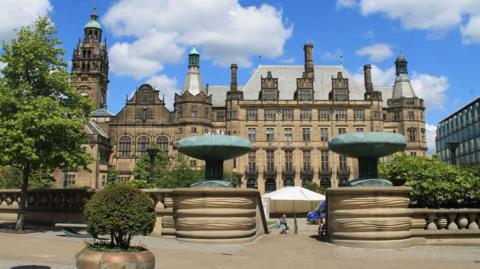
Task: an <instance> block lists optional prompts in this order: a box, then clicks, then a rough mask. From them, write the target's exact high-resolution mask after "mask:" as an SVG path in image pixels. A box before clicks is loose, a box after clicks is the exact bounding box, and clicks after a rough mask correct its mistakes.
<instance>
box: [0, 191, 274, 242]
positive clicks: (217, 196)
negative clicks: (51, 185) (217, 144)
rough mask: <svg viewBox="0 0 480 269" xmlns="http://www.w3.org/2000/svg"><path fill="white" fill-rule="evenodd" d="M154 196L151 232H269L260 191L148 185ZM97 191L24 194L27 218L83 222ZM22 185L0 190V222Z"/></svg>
mask: <svg viewBox="0 0 480 269" xmlns="http://www.w3.org/2000/svg"><path fill="white" fill-rule="evenodd" d="M143 191H144V192H145V193H147V194H148V195H149V196H150V198H151V199H152V200H153V201H154V204H155V212H156V215H157V216H156V224H155V227H154V230H153V232H152V235H154V236H174V237H177V238H184V239H203V240H205V241H209V240H223V239H226V240H232V239H233V240H235V239H242V240H243V239H245V240H251V239H254V238H255V237H256V236H257V235H259V234H263V233H268V228H267V223H266V219H265V216H264V213H263V206H262V204H261V198H260V195H259V192H258V191H256V190H241V189H221V188H220V189H190V188H185V189H146V190H143ZM94 193H95V190H87V189H42V190H31V191H29V194H28V202H27V209H26V214H25V220H26V222H27V223H35V224H45V225H53V224H55V223H59V222H65V223H84V222H85V219H84V217H83V209H84V206H85V204H86V203H87V201H88V200H89V199H90V198H91V197H92V195H93V194H94ZM19 200H20V190H0V221H15V220H16V218H17V212H18V202H19Z"/></svg>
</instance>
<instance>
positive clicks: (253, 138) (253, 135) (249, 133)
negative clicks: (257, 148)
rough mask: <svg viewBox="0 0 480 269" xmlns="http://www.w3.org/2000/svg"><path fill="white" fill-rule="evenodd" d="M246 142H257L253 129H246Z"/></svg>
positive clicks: (255, 132)
mask: <svg viewBox="0 0 480 269" xmlns="http://www.w3.org/2000/svg"><path fill="white" fill-rule="evenodd" d="M247 132H248V140H250V141H251V142H255V141H256V140H257V129H255V128H248V130H247Z"/></svg>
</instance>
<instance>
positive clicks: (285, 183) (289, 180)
mask: <svg viewBox="0 0 480 269" xmlns="http://www.w3.org/2000/svg"><path fill="white" fill-rule="evenodd" d="M283 186H284V187H295V182H294V181H293V179H292V178H290V177H289V178H286V179H284V180H283Z"/></svg>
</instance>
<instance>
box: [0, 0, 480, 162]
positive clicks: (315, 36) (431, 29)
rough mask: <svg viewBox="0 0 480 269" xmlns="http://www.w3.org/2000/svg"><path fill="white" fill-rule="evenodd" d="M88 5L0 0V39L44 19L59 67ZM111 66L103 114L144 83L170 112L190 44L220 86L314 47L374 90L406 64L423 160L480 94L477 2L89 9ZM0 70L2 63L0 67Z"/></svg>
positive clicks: (223, 2)
mask: <svg viewBox="0 0 480 269" xmlns="http://www.w3.org/2000/svg"><path fill="white" fill-rule="evenodd" d="M93 2H94V1H93V0H0V3H2V9H0V40H2V41H7V42H8V40H10V39H11V38H12V37H13V36H14V33H15V29H18V27H21V26H23V25H28V24H30V23H32V22H33V21H34V20H35V19H36V18H37V17H38V16H45V15H47V16H49V17H50V18H51V20H52V21H53V22H54V23H55V25H56V26H57V28H58V37H59V38H60V39H61V40H62V42H63V48H64V50H65V51H66V55H65V57H66V60H67V61H70V59H71V55H72V50H73V48H74V47H75V44H76V42H77V41H78V39H79V38H81V37H82V35H83V26H84V25H85V23H86V22H87V21H88V20H89V16H90V14H91V12H92V7H93V5H94V4H93ZM96 2H97V3H96V7H97V13H98V15H99V17H100V22H101V24H102V26H103V29H104V37H105V38H106V39H107V43H108V47H109V57H110V58H109V59H110V74H109V79H110V84H109V87H108V110H109V111H111V112H112V113H117V112H118V111H119V110H120V109H121V108H122V107H123V105H124V103H125V98H126V96H129V95H131V94H132V92H134V91H135V89H136V87H138V86H140V85H141V84H142V83H145V82H149V83H152V84H153V85H154V86H156V87H157V89H158V90H160V94H161V95H162V96H163V95H164V96H165V99H166V101H167V104H168V106H170V107H171V106H172V103H173V96H174V93H175V92H176V91H178V89H179V88H181V86H182V83H183V79H184V77H185V73H186V69H187V57H188V52H189V51H190V49H191V47H192V45H193V44H195V45H196V46H197V47H198V49H199V51H200V54H201V57H202V58H201V73H202V77H203V80H204V82H205V83H208V84H210V85H228V84H229V79H230V75H229V74H230V70H229V66H230V64H231V63H237V64H238V65H239V84H245V83H246V81H247V80H248V78H249V76H250V75H251V74H252V72H253V71H254V69H255V67H256V66H257V65H258V64H303V50H302V48H303V44H304V43H305V42H313V44H314V61H315V64H317V65H337V64H343V65H344V66H345V68H346V69H347V70H349V72H350V73H352V75H353V78H354V79H355V80H356V81H358V83H363V81H362V80H363V74H362V66H363V65H364V64H372V76H373V84H374V85H379V86H381V85H390V86H391V85H393V81H394V78H395V70H394V61H395V57H396V56H397V55H398V54H399V53H400V52H401V53H403V54H405V56H406V58H407V60H408V62H409V74H410V78H411V81H412V85H413V88H414V90H415V92H416V94H417V95H418V96H419V97H421V98H423V99H424V100H425V103H426V107H427V110H426V111H427V112H426V122H427V125H426V126H427V134H428V135H427V137H428V145H429V152H430V153H432V152H434V139H435V129H436V124H438V122H439V121H441V120H442V119H443V118H445V117H446V116H447V115H449V114H450V113H452V112H455V111H456V110H457V109H459V108H460V107H461V106H463V105H465V104H467V103H468V102H470V101H471V100H472V99H474V98H475V97H478V96H479V95H480V90H479V86H478V85H480V83H479V82H480V81H479V80H480V74H479V73H478V72H479V71H480V69H479V68H478V65H479V63H480V1H478V0H456V1H451V0H422V1H417V0H322V1H318V0H297V1H287V0H283V1H256V0H201V1H199V0H97V1H96ZM1 66H2V64H1V63H0V68H1Z"/></svg>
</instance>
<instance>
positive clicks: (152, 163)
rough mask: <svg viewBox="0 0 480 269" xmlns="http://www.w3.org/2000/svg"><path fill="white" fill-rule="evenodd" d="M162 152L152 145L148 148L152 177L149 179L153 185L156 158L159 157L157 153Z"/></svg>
mask: <svg viewBox="0 0 480 269" xmlns="http://www.w3.org/2000/svg"><path fill="white" fill-rule="evenodd" d="M159 151H160V149H158V147H157V146H155V145H150V146H149V147H148V148H147V153H148V156H149V157H150V175H149V177H148V179H147V181H148V183H152V180H153V173H154V172H155V157H156V156H157V153H158V152H159Z"/></svg>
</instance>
